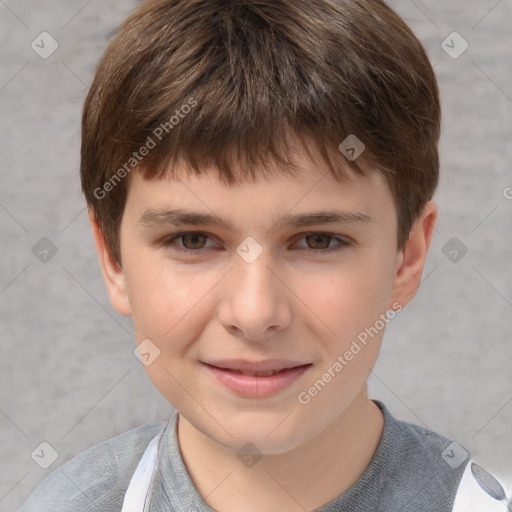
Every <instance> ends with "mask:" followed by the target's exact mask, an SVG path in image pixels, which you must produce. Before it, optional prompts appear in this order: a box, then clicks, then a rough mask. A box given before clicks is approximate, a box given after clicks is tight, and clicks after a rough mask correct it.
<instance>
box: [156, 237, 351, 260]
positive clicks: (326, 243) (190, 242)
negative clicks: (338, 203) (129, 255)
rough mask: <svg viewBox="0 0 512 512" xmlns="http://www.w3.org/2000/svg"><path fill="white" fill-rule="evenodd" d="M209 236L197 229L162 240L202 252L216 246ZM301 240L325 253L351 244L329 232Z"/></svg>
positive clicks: (186, 250) (181, 248)
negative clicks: (210, 243)
mask: <svg viewBox="0 0 512 512" xmlns="http://www.w3.org/2000/svg"><path fill="white" fill-rule="evenodd" d="M209 238H210V239H211V237H210V236H209V235H207V234H205V233H200V232H196V231H191V232H186V233H176V234H174V235H171V236H170V237H168V238H166V239H165V240H164V241H163V242H162V246H164V247H168V248H171V249H172V250H173V251H178V252H182V253H188V254H200V252H201V251H202V250H206V249H211V248H214V246H211V245H210V246H207V245H206V244H207V241H208V239H209ZM299 240H300V241H302V240H305V242H306V246H304V245H302V246H301V245H298V244H297V245H296V246H295V247H298V248H299V249H300V250H306V251H309V252H313V253H323V254H326V253H333V252H336V251H340V250H342V249H344V248H345V247H347V246H349V245H351V242H350V241H348V240H345V239H343V238H340V237H339V236H335V235H332V234H329V233H307V234H305V235H303V236H302V238H300V239H299ZM333 242H334V246H333Z"/></svg>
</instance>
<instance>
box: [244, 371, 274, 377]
mask: <svg viewBox="0 0 512 512" xmlns="http://www.w3.org/2000/svg"><path fill="white" fill-rule="evenodd" d="M235 371H236V372H237V373H241V374H242V375H247V376H249V377H271V376H272V375H274V374H275V373H278V372H279V371H280V370H269V371H266V372H249V371H247V372H246V371H241V370H235Z"/></svg>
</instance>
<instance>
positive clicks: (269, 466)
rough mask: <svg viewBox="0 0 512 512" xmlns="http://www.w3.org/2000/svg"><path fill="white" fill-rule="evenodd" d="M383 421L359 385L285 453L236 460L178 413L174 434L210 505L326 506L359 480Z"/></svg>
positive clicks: (228, 509) (229, 511) (226, 511)
mask: <svg viewBox="0 0 512 512" xmlns="http://www.w3.org/2000/svg"><path fill="white" fill-rule="evenodd" d="M383 426H384V418H383V416H382V413H381V411H380V410H379V408H378V407H377V406H376V405H375V404H374V403H373V402H372V401H370V400H369V399H368V396H367V394H366V388H364V389H363V390H362V392H361V393H360V395H359V396H358V397H356V398H355V399H354V400H353V402H352V403H351V404H350V405H349V407H348V408H347V409H346V410H345V411H343V412H342V413H341V414H340V416H339V417H338V418H336V420H335V421H334V422H332V423H331V424H330V425H329V426H328V427H327V428H326V429H325V430H323V431H322V432H321V433H320V434H318V435H317V436H316V437H314V438H313V439H311V440H309V441H307V442H306V443H304V444H302V445H300V446H298V447H297V448H294V449H293V450H291V451H289V452H286V453H283V454H279V455H264V456H263V457H262V458H261V459H260V460H259V461H258V463H257V464H256V465H254V466H252V467H250V468H246V467H244V466H243V465H242V464H240V461H239V460H238V459H237V458H236V455H237V454H236V452H234V451H232V450H229V449H228V448H226V447H225V446H222V445H220V444H218V443H217V442H215V441H214V440H212V439H211V438H209V437H207V436H205V435H204V434H202V433H201V432H200V431H198V430H197V429H195V428H194V427H193V425H192V424H191V423H189V422H188V421H187V420H186V419H185V418H184V417H183V416H181V415H180V417H179V422H178V439H179V446H180V451H181V454H182V457H183V460H184V461H185V465H186V467H187V470H188V472H189V475H190V477H191V479H192V481H193V482H194V485H195V486H196V488H197V490H198V491H199V494H200V495H201V496H202V497H203V499H204V501H205V502H206V503H207V504H208V506H210V507H211V508H212V509H214V510H217V511H219V512H234V511H237V512H239V511H240V510H243V511H244V512H252V511H253V510H254V511H256V510H257V511H258V512H266V511H275V510H278V509H279V510H287V511H290V512H295V511H297V512H303V511H304V510H314V509H316V508H319V507H321V506H322V505H325V504H326V503H328V502H329V501H331V500H333V499H334V498H336V497H337V496H339V495H340V494H342V493H343V492H345V491H346V490H347V489H348V488H349V487H351V486H352V485H353V484H354V483H355V482H356V481H357V480H358V478H359V477H360V476H361V475H362V474H363V473H364V471H365V469H366V468H367V467H368V465H369V463H370V461H371V459H372V457H373V455H374V453H375V451H376V449H377V446H378V444H379V441H380V438H381V435H382V430H383ZM333 447H335V449H333ZM261 496H265V503H262V502H261Z"/></svg>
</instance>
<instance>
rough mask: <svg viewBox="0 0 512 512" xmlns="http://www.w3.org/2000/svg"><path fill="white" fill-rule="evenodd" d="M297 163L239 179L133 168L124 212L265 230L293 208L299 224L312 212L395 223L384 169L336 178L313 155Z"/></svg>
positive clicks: (158, 220)
mask: <svg viewBox="0 0 512 512" xmlns="http://www.w3.org/2000/svg"><path fill="white" fill-rule="evenodd" d="M298 163H299V165H298V166H297V172H296V173H294V174H288V173H279V170H278V169H276V170H275V173H273V174H272V175H268V173H264V174H262V176H260V177H258V178H256V179H255V180H250V179H245V180H239V181H238V182H237V183H235V184H227V183H226V182H225V181H224V180H222V179H221V177H220V175H219V172H218V171H217V170H215V169H206V170H205V172H204V173H202V174H195V173H191V172H190V169H187V168H181V169H180V168H178V169H174V172H173V174H168V175H164V176H162V177H159V178H153V179H149V180H148V179H144V177H143V176H142V174H141V173H134V174H133V175H132V176H131V183H130V187H129V190H128V197H127V201H126V205H125V216H126V217H128V218H129V220H130V223H136V224H146V225H149V224H164V223H166V222H167V223H175V224H180V223H183V224H197V225H199V224H207V223H208V224H218V225H221V226H222V227H224V228H226V229H229V230H231V231H237V232H240V231H241V230H243V229H245V228H246V227H249V226H250V227H251V228H252V229H256V228H258V229H259V228H261V229H262V230H263V229H264V226H267V228H268V226H271V225H276V224H277V223H278V221H280V220H283V221H284V220H287V221H289V223H290V224H291V223H292V214H295V216H296V218H295V219H294V221H293V222H294V223H295V225H297V226H298V225H300V224H301V223H302V224H303V225H306V224H307V223H309V224H314V222H313V217H310V218H309V219H306V217H307V215H308V214H311V213H314V214H315V215H317V217H316V218H317V219H318V220H319V221H320V220H322V222H318V223H319V224H320V223H327V222H335V221H336V218H335V217H336V215H337V218H338V221H339V222H343V223H367V222H369V221H370V220H372V221H373V218H374V217H376V216H379V217H380V218H381V219H382V220H383V221H384V222H389V223H391V224H392V225H394V224H395V218H394V208H393V199H392V196H391V192H390V190H389V187H388V184H387V182H386V181H385V179H384V178H383V176H382V175H381V174H380V173H379V172H369V173H367V174H366V175H359V174H356V173H355V172H354V171H352V170H350V168H348V167H347V170H346V172H345V173H344V176H343V178H342V179H337V178H335V177H334V176H333V174H332V173H331V172H330V170H329V169H328V167H327V166H326V165H323V166H322V165H319V163H318V162H313V161H312V160H308V159H302V161H300V162H298ZM255 174H256V175H257V176H258V173H257V169H256V172H255ZM177 210H179V211H177ZM327 211H328V213H329V215H330V216H329V215H327ZM321 212H323V213H324V217H323V219H322V218H321V216H319V215H318V214H319V213H321ZM333 212H335V215H332V213H333ZM340 212H341V215H339V213H340ZM301 215H302V218H300V219H299V218H298V216H301ZM183 219H187V221H189V222H186V223H185V222H181V221H182V220H183ZM203 221H204V222H203ZM283 224H284V222H283Z"/></svg>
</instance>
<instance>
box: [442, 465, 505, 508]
mask: <svg viewBox="0 0 512 512" xmlns="http://www.w3.org/2000/svg"><path fill="white" fill-rule="evenodd" d="M475 476H476V478H475ZM477 478H478V480H477ZM479 481H480V482H481V483H479ZM486 484H487V485H486ZM482 485H483V487H482ZM484 487H487V488H488V490H487V491H486V490H484ZM500 488H501V491H503V488H502V487H501V484H500V483H499V482H498V481H497V480H496V479H495V478H494V477H493V476H492V475H491V474H490V473H488V472H487V471H485V470H484V469H483V468H481V467H480V466H478V465H477V464H475V463H474V462H473V461H472V460H470V461H469V462H468V464H467V465H466V469H465V471H464V474H463V475H462V479H461V481H460V484H459V487H458V489H457V494H456V496H455V502H454V504H453V509H452V512H508V511H509V510H512V509H509V507H508V505H507V500H506V498H505V497H504V498H503V499H501V500H500V499H498V498H499V497H500V495H501V492H499V490H500ZM497 491H498V492H497ZM489 492H491V493H492V494H494V495H495V496H494V497H493V496H492V495H491V494H489Z"/></svg>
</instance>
